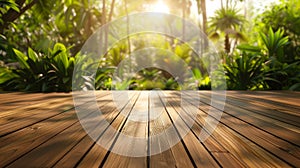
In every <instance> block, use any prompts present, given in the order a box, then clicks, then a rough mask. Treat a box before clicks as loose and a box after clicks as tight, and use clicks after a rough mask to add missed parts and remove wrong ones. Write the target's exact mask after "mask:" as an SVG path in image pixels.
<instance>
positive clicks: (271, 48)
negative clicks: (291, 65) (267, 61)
mask: <svg viewBox="0 0 300 168" xmlns="http://www.w3.org/2000/svg"><path fill="white" fill-rule="evenodd" d="M260 37H261V39H262V41H263V48H264V49H265V50H266V51H267V55H268V57H270V58H271V59H272V58H275V59H277V60H278V61H279V62H284V52H283V47H284V46H286V45H287V44H288V41H289V39H288V37H287V36H285V37H284V31H283V30H280V29H278V30H277V31H276V32H275V33H274V31H273V30H272V29H271V28H270V29H269V31H268V34H267V35H265V34H263V33H260Z"/></svg>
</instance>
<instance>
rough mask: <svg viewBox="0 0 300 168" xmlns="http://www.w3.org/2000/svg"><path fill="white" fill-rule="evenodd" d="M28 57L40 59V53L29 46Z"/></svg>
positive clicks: (34, 59)
mask: <svg viewBox="0 0 300 168" xmlns="http://www.w3.org/2000/svg"><path fill="white" fill-rule="evenodd" d="M28 57H29V58H30V59H32V60H33V61H34V62H36V60H37V59H38V55H37V53H36V52H34V51H33V50H32V49H31V48H30V47H29V48H28Z"/></svg>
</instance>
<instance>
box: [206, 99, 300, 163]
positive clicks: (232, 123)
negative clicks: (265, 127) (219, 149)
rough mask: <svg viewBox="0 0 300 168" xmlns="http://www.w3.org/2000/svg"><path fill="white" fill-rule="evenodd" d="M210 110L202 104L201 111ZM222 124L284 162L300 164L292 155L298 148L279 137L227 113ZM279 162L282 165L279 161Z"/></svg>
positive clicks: (224, 114) (294, 155) (295, 156)
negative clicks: (293, 150)
mask: <svg viewBox="0 0 300 168" xmlns="http://www.w3.org/2000/svg"><path fill="white" fill-rule="evenodd" d="M201 100H202V101H203V100H204V99H203V98H202V99H201ZM206 101H207V102H206V103H208V100H206ZM209 108H210V107H209V106H208V105H207V104H203V103H200V109H201V110H203V111H208V110H209ZM221 123H223V124H224V125H226V126H227V127H229V128H230V129H232V130H234V131H236V132H237V133H239V134H240V135H242V136H245V137H246V138H248V139H249V140H250V141H251V142H254V143H255V144H257V145H259V146H260V147H261V148H263V149H264V150H266V151H268V152H271V153H272V154H274V155H276V156H277V157H279V158H281V159H282V160H286V161H287V162H289V163H290V164H293V165H298V164H299V161H300V160H299V159H298V158H297V155H296V153H294V154H292V153H290V152H291V151H292V149H295V148H296V147H295V146H293V145H291V144H289V143H287V142H286V141H283V140H281V139H278V138H277V137H274V136H272V135H271V134H268V133H266V132H264V131H262V130H260V129H258V128H256V127H253V126H251V125H249V124H248V123H245V122H244V121H242V120H239V119H237V118H234V117H232V116H230V115H228V114H226V112H224V113H223V116H222V119H221ZM288 149H290V150H288ZM297 153H298V152H297ZM262 156H266V155H262ZM267 160H268V159H265V161H267ZM277 162H278V163H280V161H278V159H277Z"/></svg>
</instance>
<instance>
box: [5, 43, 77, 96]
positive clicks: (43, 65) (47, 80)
mask: <svg viewBox="0 0 300 168" xmlns="http://www.w3.org/2000/svg"><path fill="white" fill-rule="evenodd" d="M14 52H15V57H16V60H17V61H18V62H17V63H18V65H19V67H10V68H8V67H1V69H0V73H1V74H6V78H2V81H1V86H2V87H3V88H4V89H5V90H21V91H33V92H50V91H66V92H68V91H71V83H72V74H73V69H74V63H75V58H74V57H70V54H69V52H68V50H67V49H66V48H65V46H64V45H63V44H60V43H57V44H55V46H54V48H53V49H49V52H48V53H47V54H45V53H36V52H35V51H33V50H32V49H31V48H28V51H27V55H25V54H23V53H22V52H21V51H19V50H17V49H14Z"/></svg>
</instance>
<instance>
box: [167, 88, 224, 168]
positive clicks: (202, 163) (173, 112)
mask: <svg viewBox="0 0 300 168" xmlns="http://www.w3.org/2000/svg"><path fill="white" fill-rule="evenodd" d="M165 94H166V95H167V97H168V103H167V105H166V106H165V108H166V110H167V112H168V114H169V116H170V118H171V120H172V122H173V123H174V122H176V123H177V124H176V125H175V127H176V129H177V130H178V133H179V135H180V137H181V138H182V139H183V144H184V146H186V149H187V150H188V152H189V154H190V156H191V159H192V160H193V162H194V163H195V165H196V166H197V167H219V165H218V163H217V162H216V161H215V160H214V158H213V157H212V156H211V154H210V152H209V151H208V150H207V149H206V148H205V147H204V145H203V144H202V143H200V142H199V140H198V138H197V137H196V136H195V135H194V134H193V133H192V132H188V133H187V134H186V135H184V134H185V133H184V132H185V131H186V130H187V129H190V128H189V127H188V126H187V125H186V124H185V122H187V121H185V120H183V118H181V116H180V115H179V114H180V113H182V112H181V111H182V110H183V109H182V108H181V107H180V106H178V105H180V102H181V100H180V99H179V98H178V97H174V94H170V92H165Z"/></svg>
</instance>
